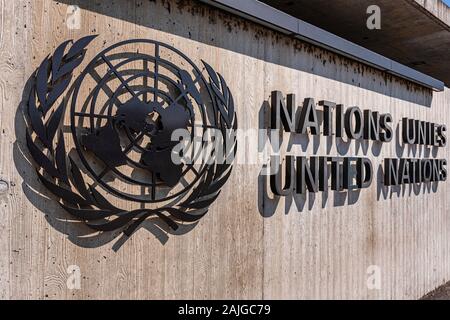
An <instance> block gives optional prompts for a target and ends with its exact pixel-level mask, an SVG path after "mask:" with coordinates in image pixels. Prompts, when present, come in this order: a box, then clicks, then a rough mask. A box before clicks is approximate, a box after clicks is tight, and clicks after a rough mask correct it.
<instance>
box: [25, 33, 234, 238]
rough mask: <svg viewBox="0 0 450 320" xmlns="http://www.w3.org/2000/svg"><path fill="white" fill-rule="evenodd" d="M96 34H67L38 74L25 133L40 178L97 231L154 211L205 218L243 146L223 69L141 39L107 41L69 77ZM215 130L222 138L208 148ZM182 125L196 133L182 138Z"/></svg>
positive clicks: (129, 226) (183, 220) (172, 218)
mask: <svg viewBox="0 0 450 320" xmlns="http://www.w3.org/2000/svg"><path fill="white" fill-rule="evenodd" d="M94 39H95V36H88V37H84V38H81V39H79V40H78V41H76V42H73V41H66V42H63V43H62V44H60V45H59V46H58V47H57V48H56V50H55V51H54V52H53V54H52V55H51V56H49V57H47V58H46V59H44V60H43V61H42V63H41V64H40V66H39V67H38V68H37V70H36V72H35V73H34V75H33V77H34V79H33V87H32V90H31V92H30V97H29V99H28V103H27V106H26V109H27V112H26V113H27V118H28V119H27V126H28V130H27V132H26V142H27V146H28V150H29V152H30V155H31V157H32V158H33V160H34V165H35V167H36V171H37V175H38V177H39V179H40V181H41V182H42V183H43V184H44V185H45V187H46V188H47V189H48V190H49V191H50V192H51V193H52V194H53V195H54V196H55V198H56V200H57V201H58V202H59V203H60V205H61V206H62V207H63V208H64V209H65V210H66V211H67V212H69V213H70V214H71V215H73V216H75V217H76V218H78V219H80V220H82V221H84V222H85V223H86V224H87V225H88V226H89V227H90V228H92V229H94V230H96V231H101V232H108V231H116V230H122V231H123V232H124V233H125V234H126V235H128V236H129V235H131V234H132V233H133V232H134V231H135V230H136V229H137V228H138V227H139V226H140V225H141V223H142V222H143V221H145V220H146V219H147V218H149V217H158V218H159V219H161V220H162V221H164V223H166V224H167V225H168V227H170V228H171V229H173V230H176V229H177V228H178V226H179V225H180V224H188V223H194V222H196V221H198V220H199V219H201V218H202V217H203V216H204V215H205V214H206V213H207V211H208V208H209V206H210V205H211V204H212V203H213V202H214V200H215V199H216V198H217V197H218V196H219V193H220V190H221V188H222V186H223V185H224V183H225V182H226V181H227V179H228V178H229V176H230V173H231V169H232V161H233V158H234V155H235V152H236V136H235V134H233V133H235V131H236V128H237V119H236V115H235V110H234V102H233V97H232V95H231V92H230V90H229V88H228V86H227V84H226V82H225V80H224V78H223V77H222V76H221V75H220V74H218V73H216V72H215V71H214V70H213V68H212V67H211V66H210V65H208V64H207V63H206V62H203V61H202V67H201V68H199V67H198V66H196V65H195V64H194V63H193V62H192V61H191V60H190V59H189V58H188V57H187V56H186V55H184V54H183V53H182V52H181V51H179V50H177V49H176V48H174V47H171V46H169V45H167V44H165V43H162V42H158V41H153V40H147V39H139V40H128V41H123V42H120V43H117V44H114V45H112V46H110V47H109V48H106V49H104V50H103V51H101V52H100V53H98V54H97V55H96V56H95V57H94V58H93V59H92V60H91V61H90V62H89V63H88V64H87V66H86V67H85V68H84V69H83V70H82V71H81V73H80V75H79V76H78V77H76V79H72V78H73V74H74V72H75V71H76V69H77V68H78V67H79V66H80V65H81V64H82V62H83V60H84V58H85V54H86V51H87V49H86V48H87V47H88V46H89V44H90V43H91V41H92V40H94ZM208 130H214V135H215V137H214V139H213V140H214V141H215V142H217V141H220V142H221V143H220V144H217V143H216V144H215V145H216V148H215V149H216V150H213V151H211V150H209V151H208V152H206V156H205V152H199V150H203V151H204V150H205V144H207V143H208V141H207V140H205V139H204V137H205V135H206V132H207V131H208ZM177 131H182V132H186V135H187V136H189V137H191V138H192V139H191V140H189V141H188V142H187V143H186V141H184V144H183V147H182V148H180V141H179V140H177V139H174V133H176V132H177ZM217 134H219V138H220V139H218V137H217ZM196 137H202V138H201V139H200V148H196V147H195V145H198V143H195V138H196ZM217 145H219V149H220V150H219V151H220V152H217V151H218V150H217ZM188 154H189V159H190V161H181V160H180V161H176V160H177V159H185V158H186V156H187V155H188ZM217 154H221V155H222V156H221V157H217Z"/></svg>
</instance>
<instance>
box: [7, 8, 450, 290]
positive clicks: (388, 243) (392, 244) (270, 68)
mask: <svg viewBox="0 0 450 320" xmlns="http://www.w3.org/2000/svg"><path fill="white" fill-rule="evenodd" d="M69 4H76V5H78V6H79V7H80V8H81V10H82V23H81V29H80V30H69V29H68V28H67V27H66V23H65V19H66V9H67V5H69ZM93 33H95V34H99V37H98V38H97V39H96V40H95V42H94V43H93V44H92V45H91V46H90V47H89V51H88V57H87V59H86V61H89V58H91V57H93V55H94V54H95V53H96V52H97V51H98V50H99V49H100V48H102V47H106V46H108V45H110V44H113V43H115V42H117V41H120V40H125V39H130V38H152V39H156V40H161V41H164V42H167V43H169V44H171V45H174V46H175V47H177V48H179V49H180V50H182V51H183V52H184V53H186V54H187V55H188V56H189V57H191V58H192V59H193V60H194V61H195V62H197V63H199V61H200V59H204V60H205V61H208V62H209V63H210V64H211V65H212V66H213V67H214V68H215V69H216V70H217V71H219V72H220V73H221V74H223V76H224V77H225V79H227V80H228V84H229V87H230V89H231V90H232V92H233V94H234V98H235V103H236V109H237V116H238V119H239V127H240V128H243V129H247V128H259V127H261V123H262V122H261V121H262V120H261V119H263V118H264V114H265V109H264V107H265V106H266V104H267V103H266V101H269V100H270V93H271V91H272V90H281V91H283V93H285V94H287V93H295V94H296V95H297V99H298V100H300V99H303V98H306V97H313V98H315V99H317V100H322V99H325V100H331V101H335V102H338V103H343V104H345V105H346V106H353V105H358V106H360V107H362V108H367V109H373V110H376V111H380V112H389V113H391V114H392V115H393V118H394V124H395V125H396V126H397V125H398V124H399V123H400V120H401V118H402V117H405V116H406V117H411V118H416V119H421V120H427V121H433V122H437V123H444V124H447V125H448V124H449V123H450V121H449V120H450V113H449V112H448V107H449V104H450V90H446V91H445V92H440V93H436V92H431V91H429V90H428V89H424V88H421V87H418V86H416V85H414V84H411V83H408V82H406V81H404V80H400V79H396V78H393V77H390V76H387V75H385V74H383V73H382V72H380V71H376V70H373V69H371V68H369V67H366V66H363V65H361V64H358V63H356V62H351V61H349V60H347V59H345V58H342V57H339V56H337V55H334V54H331V53H328V52H326V51H323V50H321V49H317V48H315V47H313V46H310V45H308V44H305V43H302V42H300V41H297V40H293V39H290V38H288V37H285V36H282V35H280V34H277V33H274V32H272V31H269V30H267V29H265V28H263V27H260V26H257V25H255V24H252V23H250V22H246V21H243V20H241V19H239V18H235V17H233V16H230V15H229V14H226V13H223V12H220V11H217V10H216V9H212V8H209V7H206V6H204V5H201V4H198V3H195V2H192V1H161V0H156V1H139V0H136V1H126V0H115V1H98V0H97V1H87V0H86V1H84V0H72V1H69V0H67V1H66V0H64V1H62V2H56V1H53V0H39V1H26V0H17V1H8V0H0V70H1V72H0V109H1V110H0V128H1V131H0V178H1V179H2V180H4V181H6V182H8V184H9V190H8V191H7V192H5V193H3V194H1V195H0V208H1V209H0V253H1V254H0V297H1V298H4V299H7V298H40V299H42V298H48V299H54V298H69V299H71V298H131V299H134V298H137V299H144V298H150V299H156V298H159V299H163V298H169V299H170V298H195V299H204V298H239V299H240V298H242V299H246V298H254V299H259V298H289V299H290V298H362V299H366V298H374V299H378V298H408V299H415V298H419V297H421V296H422V295H423V294H425V293H426V292H428V291H430V290H432V289H434V288H435V287H437V286H439V285H441V284H442V283H444V282H445V281H446V280H449V279H450V264H449V263H448V259H449V257H450V245H449V243H450V242H449V241H448V240H449V239H450V219H449V209H448V207H449V202H450V200H449V197H448V194H449V191H450V190H449V185H448V182H444V183H440V184H439V185H437V186H428V187H422V188H421V189H420V190H414V189H411V188H409V187H406V188H402V189H401V190H400V191H398V190H394V191H398V192H391V191H390V190H387V191H386V190H384V189H383V188H382V187H381V181H380V180H379V179H378V178H377V176H375V180H374V182H373V183H372V186H371V188H370V189H366V190H362V191H361V192H359V193H356V192H352V193H349V194H335V193H333V192H329V193H328V194H317V195H316V196H312V195H309V196H307V197H305V198H302V197H297V198H295V199H287V200H286V199H278V201H277V199H275V200H273V199H272V200H271V199H269V198H273V196H272V195H270V194H269V195H265V193H264V190H265V187H264V185H263V179H262V178H261V177H260V175H259V174H260V170H261V167H260V166H257V165H253V166H251V165H236V167H235V168H234V170H233V174H232V176H231V178H230V180H229V181H228V183H227V184H226V185H225V186H224V188H223V191H222V193H221V195H220V196H219V198H218V200H217V201H216V202H215V203H214V205H213V206H212V208H211V210H210V211H209V213H208V214H207V215H206V216H205V217H204V218H203V219H202V220H201V221H200V222H199V223H198V225H196V226H195V227H194V228H193V229H192V230H191V231H189V232H186V233H185V234H179V235H178V234H173V233H170V232H168V230H167V229H166V230H163V231H162V232H161V231H160V232H159V233H158V232H157V230H158V229H156V228H155V227H154V225H152V224H151V223H148V224H146V225H144V227H143V228H141V229H140V230H139V231H138V232H137V233H136V234H134V235H133V237H131V238H130V239H128V240H127V239H124V238H121V237H120V236H119V237H118V238H115V236H116V235H117V234H113V235H111V234H100V235H98V234H92V232H91V231H90V230H89V229H88V228H87V227H85V226H83V225H82V224H81V223H77V222H76V221H74V220H73V219H72V218H71V217H70V216H69V215H68V214H67V213H66V212H64V211H63V210H62V209H61V208H60V207H59V206H58V205H57V204H56V201H55V200H53V199H51V197H49V194H48V192H47V191H46V190H45V188H44V187H43V186H42V185H41V184H40V183H39V182H38V180H37V176H36V173H35V171H34V169H33V167H32V166H31V165H30V163H29V162H28V160H27V159H29V156H28V152H27V151H26V146H25V141H24V132H25V124H24V121H23V115H22V112H23V103H24V101H25V98H24V97H23V96H22V95H23V92H24V86H25V83H26V82H27V80H28V78H29V77H30V76H31V74H32V72H33V71H34V70H35V68H36V67H37V66H38V64H39V63H40V61H42V59H43V58H45V56H47V55H48V54H49V53H51V52H52V51H53V50H54V49H55V47H56V46H57V45H58V44H59V43H61V42H62V41H63V40H66V39H69V38H80V37H82V36H84V35H86V34H93ZM396 136H397V135H396ZM295 140H296V142H295V143H294V147H293V152H294V153H295V154H298V155H301V154H306V155H312V154H314V153H316V154H318V155H326V154H331V155H339V154H341V153H343V150H344V151H345V150H346V149H347V148H348V151H347V152H345V155H348V156H352V155H355V156H356V155H358V156H366V157H369V158H371V159H372V161H373V165H374V168H375V170H376V173H377V174H379V172H378V171H377V169H378V167H379V165H380V164H381V163H382V159H383V158H385V157H401V156H403V157H412V156H413V155H412V152H413V150H412V149H410V148H408V147H404V148H403V147H402V146H401V145H397V143H396V142H395V141H393V142H392V143H388V144H384V145H383V146H381V148H380V146H379V145H374V144H373V143H372V142H370V143H362V142H357V143H355V142H352V143H350V144H349V145H342V143H336V141H335V140H334V139H333V140H332V141H331V144H329V143H328V142H327V140H326V139H325V138H324V137H321V138H320V139H316V138H314V139H313V138H309V139H308V138H306V137H297V138H295ZM327 149H329V150H327ZM250 152H257V150H256V149H254V150H252V151H250ZM430 152H431V150H428V151H426V150H423V149H421V150H416V155H415V157H423V156H424V155H429V154H430ZM378 153H379V154H378ZM435 156H436V157H437V158H446V159H449V150H448V147H447V148H441V149H440V150H439V151H438V153H437V154H436V155H435ZM70 265H78V266H79V267H80V270H81V275H82V281H81V289H80V290H68V289H67V286H66V281H67V277H68V274H67V268H68V266H70ZM371 265H377V266H379V267H380V271H381V289H380V290H369V289H368V287H367V283H366V282H367V278H368V274H367V268H368V267H369V266H371Z"/></svg>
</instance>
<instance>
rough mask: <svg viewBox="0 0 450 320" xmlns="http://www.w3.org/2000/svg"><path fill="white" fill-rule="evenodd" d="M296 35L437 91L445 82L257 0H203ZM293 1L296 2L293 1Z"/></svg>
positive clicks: (442, 88)
mask: <svg viewBox="0 0 450 320" xmlns="http://www.w3.org/2000/svg"><path fill="white" fill-rule="evenodd" d="M200 1H202V2H205V3H208V4H210V5H213V6H216V7H219V8H221V9H223V10H226V11H229V12H232V13H234V14H236V15H239V16H241V17H244V18H246V19H249V20H252V21H254V22H257V23H259V24H262V25H264V26H266V27H268V28H271V29H274V30H277V31H279V32H282V33H284V34H287V35H290V36H292V37H295V38H299V39H302V40H304V41H307V42H310V43H313V44H315V45H317V46H319V47H322V48H325V49H327V50H330V51H333V52H336V53H338V54H341V55H344V56H346V57H349V58H351V59H354V60H357V61H360V62H362V63H365V64H367V65H370V66H372V67H374V68H377V69H380V70H383V71H385V72H387V73H389V74H392V75H395V76H397V77H400V78H404V79H407V80H409V81H412V82H414V83H417V84H420V85H422V86H424V87H427V88H431V89H433V90H435V91H442V90H444V83H443V82H442V81H440V80H437V79H435V78H433V77H432V76H429V75H427V74H424V73H422V72H420V71H418V70H415V69H413V68H411V67H408V66H406V65H404V64H401V63H399V62H396V61H394V60H392V59H390V58H388V57H386V56H384V55H381V54H379V53H376V52H374V51H371V50H369V49H367V48H365V47H363V46H360V45H358V44H356V43H354V42H351V41H349V40H346V39H344V38H342V37H339V36H337V35H335V34H333V33H331V32H328V31H326V30H324V29H321V28H319V27H316V26H315V25H312V24H310V23H308V22H305V21H303V20H300V19H298V18H296V17H294V16H292V15H290V14H287V13H285V12H282V11H280V10H277V9H275V8H273V7H271V6H269V5H267V4H265V3H262V2H260V1H256V0H246V1H239V0H200ZM291 2H292V1H291Z"/></svg>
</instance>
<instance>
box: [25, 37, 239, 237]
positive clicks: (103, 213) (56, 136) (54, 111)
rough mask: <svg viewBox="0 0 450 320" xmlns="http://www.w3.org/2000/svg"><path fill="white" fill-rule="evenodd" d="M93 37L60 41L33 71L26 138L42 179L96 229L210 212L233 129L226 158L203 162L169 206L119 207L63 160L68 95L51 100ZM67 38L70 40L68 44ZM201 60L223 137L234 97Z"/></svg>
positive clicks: (127, 230)
mask: <svg viewBox="0 0 450 320" xmlns="http://www.w3.org/2000/svg"><path fill="white" fill-rule="evenodd" d="M95 37H96V35H92V36H86V37H83V38H81V39H79V40H78V41H76V42H73V40H68V41H65V42H63V43H62V44H60V45H59V46H58V47H57V48H56V49H55V51H54V53H53V55H52V56H47V57H46V58H45V59H44V60H43V61H42V63H41V64H40V66H39V67H38V68H37V69H36V71H35V72H34V74H33V76H32V77H33V80H34V82H33V87H32V89H31V92H30V96H29V99H28V102H27V104H26V108H27V110H26V111H27V114H28V118H29V125H28V130H27V132H26V143H27V147H28V149H29V151H30V154H31V157H32V158H33V160H34V162H35V164H37V166H35V169H36V172H37V175H38V177H39V179H40V181H41V182H42V183H43V185H44V186H45V187H46V188H47V189H48V190H49V191H50V192H51V193H52V194H53V195H54V196H55V197H56V198H57V199H58V203H59V204H60V205H61V206H62V207H63V208H64V209H65V210H66V211H67V212H69V213H70V214H71V215H72V216H74V217H76V218H78V219H80V220H82V221H84V222H85V223H86V225H87V226H89V227H90V228H92V229H93V230H95V231H100V232H107V231H114V230H117V229H122V230H123V233H124V234H125V235H127V236H130V235H131V234H132V233H133V232H134V231H135V230H136V229H137V228H138V226H139V225H140V224H141V223H142V222H143V221H144V220H146V219H147V218H148V217H150V216H157V217H159V218H160V219H161V220H162V221H164V222H165V223H166V224H167V225H168V226H169V227H170V228H171V229H172V230H177V229H178V223H184V222H185V223H194V222H196V221H198V220H199V219H201V218H202V217H203V216H204V215H205V214H206V213H207V212H208V209H209V206H210V205H211V204H212V203H213V202H214V200H215V199H216V198H217V197H218V196H219V194H220V191H221V188H222V186H223V185H224V184H225V182H226V181H227V180H228V178H229V177H230V174H231V171H232V165H231V163H232V159H233V157H234V155H235V153H236V150H237V142H236V137H235V135H232V134H231V135H228V137H231V146H226V140H227V139H224V146H225V147H224V149H225V151H226V152H225V159H226V161H223V162H222V163H214V164H207V165H206V170H203V172H202V174H201V176H200V178H199V180H198V181H199V182H198V183H197V185H196V187H194V188H193V189H192V192H191V193H190V195H189V196H187V194H185V195H184V196H183V198H184V197H186V196H187V198H186V199H185V200H184V201H183V202H181V203H179V204H177V205H175V206H171V207H169V206H166V207H162V208H158V209H147V208H141V209H136V210H132V211H127V210H123V209H120V208H118V207H116V206H114V205H112V204H111V203H110V202H109V201H108V200H107V199H106V198H105V197H104V196H103V195H102V194H101V193H100V192H98V191H97V190H96V188H95V187H94V186H93V185H89V184H86V182H85V181H84V178H83V175H82V173H81V171H80V169H79V168H78V166H77V164H76V163H75V161H74V160H73V159H72V157H71V156H70V155H67V157H68V161H67V157H66V147H65V142H64V135H63V131H62V129H61V128H59V127H60V124H61V120H62V119H63V115H64V113H65V107H66V104H67V103H66V99H65V98H63V99H62V102H61V103H60V104H59V105H58V106H57V107H55V106H54V105H55V102H56V101H57V100H58V98H59V97H61V96H62V95H63V93H64V92H66V91H69V95H70V89H69V90H67V89H68V88H69V84H70V83H71V80H72V76H73V71H74V70H75V69H76V68H77V67H78V66H79V65H80V64H81V62H82V61H83V59H84V57H85V53H86V47H87V46H88V45H89V43H90V42H91V41H92V40H93V39H94V38H95ZM69 44H71V46H70V48H69V49H68V45H69ZM67 49H68V50H67ZM202 63H203V64H204V66H205V69H206V71H207V73H208V75H209V86H210V88H211V89H212V90H211V92H212V96H213V99H214V100H215V101H214V102H215V105H216V106H217V110H215V112H216V114H217V112H218V114H220V116H219V117H218V120H217V127H218V129H220V130H221V132H222V135H223V137H226V135H227V132H229V131H230V130H231V131H232V132H235V131H236V129H237V119H236V114H235V111H234V102H233V97H232V95H231V92H230V89H229V88H228V86H227V84H226V82H225V80H224V78H223V77H222V76H221V75H220V74H218V73H216V72H215V71H214V70H213V68H212V67H211V66H210V65H208V64H207V63H206V62H204V61H202ZM181 79H183V76H182V77H181ZM182 84H183V83H182ZM183 86H186V90H187V91H190V90H193V88H192V86H191V83H189V82H188V83H187V84H186V85H185V84H183ZM213 104H214V103H213ZM50 111H51V112H50ZM33 134H34V136H35V138H34V139H33V137H32V136H33Z"/></svg>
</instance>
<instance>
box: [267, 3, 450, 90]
mask: <svg viewBox="0 0 450 320" xmlns="http://www.w3.org/2000/svg"><path fill="white" fill-rule="evenodd" d="M262 2H265V3H267V4H269V5H271V6H273V7H275V8H277V9H280V10H281V11H284V12H286V13H289V14H291V15H293V16H295V17H297V18H299V19H302V20H304V21H306V22H309V23H311V24H314V25H315V26H318V27H320V28H322V29H325V30H327V31H329V32H332V33H334V34H336V35H338V36H340V37H342V38H345V39H347V40H350V41H352V42H355V43H357V44H359V45H361V46H363V47H365V48H368V49H370V50H372V51H375V52H377V53H379V54H382V55H384V56H386V57H388V58H391V59H393V60H396V61H398V62H400V63H402V64H405V65H407V66H409V67H412V68H415V69H417V70H418V71H421V72H423V73H425V74H428V75H430V76H432V77H434V78H436V79H439V80H441V81H444V82H445V83H446V85H447V86H449V85H450V8H449V7H447V6H446V5H445V4H444V3H443V2H442V1H441V0H397V1H391V0H334V1H328V0H315V1H310V0H296V1H290V0H262ZM370 5H378V6H379V7H380V8H381V30H369V29H368V28H367V26H366V22H367V18H368V15H367V13H366V10H367V8H368V7H369V6H370Z"/></svg>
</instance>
